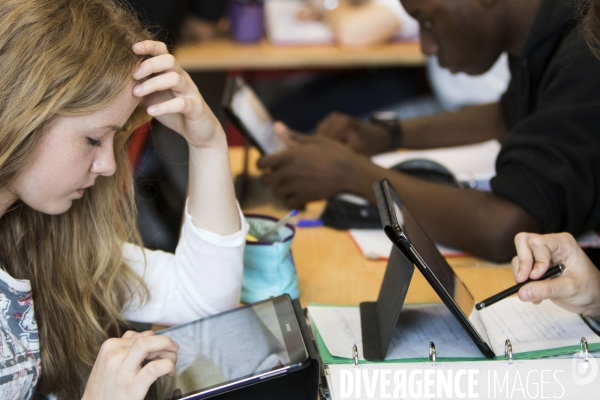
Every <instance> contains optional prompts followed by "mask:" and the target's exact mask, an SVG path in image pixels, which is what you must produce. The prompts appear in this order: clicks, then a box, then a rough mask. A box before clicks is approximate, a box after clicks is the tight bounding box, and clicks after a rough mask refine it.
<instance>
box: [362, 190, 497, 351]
mask: <svg viewBox="0 0 600 400" xmlns="http://www.w3.org/2000/svg"><path fill="white" fill-rule="evenodd" d="M373 188H374V190H375V196H376V197H377V206H378V208H379V214H380V216H381V222H382V225H383V230H384V231H385V233H386V235H387V236H388V238H389V239H390V240H391V241H392V243H393V244H394V246H395V247H396V248H397V249H398V250H400V252H402V254H404V256H405V257H406V258H407V259H408V260H410V261H411V262H412V263H413V264H414V265H416V267H417V268H418V269H419V271H421V273H422V274H423V276H424V277H425V279H427V281H428V282H429V284H430V285H431V286H432V287H433V289H434V290H435V292H436V293H437V294H438V296H440V298H441V299H442V301H443V302H444V304H445V305H446V306H447V307H448V309H449V310H450V311H451V312H452V314H453V315H454V317H455V318H456V319H457V320H458V322H459V323H460V324H461V326H462V327H463V328H464V329H465V331H467V333H468V334H469V336H470V337H471V339H472V340H473V341H474V342H475V344H476V345H477V347H478V348H479V350H481V352H482V353H483V354H484V355H485V356H486V357H494V352H493V351H492V349H491V347H490V345H489V343H490V340H489V337H488V334H487V332H486V330H485V327H484V326H483V323H482V322H481V320H480V316H479V312H478V311H477V310H475V300H474V299H473V296H472V295H471V293H470V292H469V290H468V289H467V287H466V286H465V285H464V283H462V281H461V280H460V279H459V278H458V276H456V274H455V273H454V271H453V270H452V267H450V265H449V264H448V262H447V261H446V259H445V258H444V256H442V254H441V253H440V251H439V250H438V249H437V247H436V246H435V243H433V241H432V240H431V239H430V238H429V236H427V234H426V233H425V231H424V230H423V228H422V227H421V226H420V225H419V223H418V222H417V220H415V218H414V217H413V216H412V214H411V213H410V212H409V211H408V209H407V208H406V207H404V205H403V203H402V201H401V200H400V198H399V197H398V194H397V193H396V191H395V190H394V188H393V187H392V185H391V184H390V183H389V182H388V181H387V180H386V179H384V180H382V181H381V182H379V183H375V184H374V185H373ZM411 268H412V267H411Z"/></svg>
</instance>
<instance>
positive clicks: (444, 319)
mask: <svg viewBox="0 0 600 400" xmlns="http://www.w3.org/2000/svg"><path fill="white" fill-rule="evenodd" d="M308 314H309V317H310V320H311V325H312V328H313V331H314V332H315V336H316V339H317V346H318V348H319V353H320V354H321V358H322V360H323V363H324V364H340V363H341V364H350V363H352V362H353V361H352V347H353V345H356V346H357V348H358V359H359V360H360V362H361V363H370V362H369V361H366V360H365V359H364V357H363V352H362V335H361V326H360V312H359V309H358V307H332V306H321V305H310V306H309V307H308ZM479 315H480V316H481V320H482V323H483V325H484V327H485V331H486V332H487V335H488V337H489V344H490V346H491V348H492V350H493V351H494V353H495V354H496V358H497V359H504V350H505V348H504V343H505V340H506V339H509V340H510V342H511V344H512V349H513V355H514V358H515V359H532V358H540V357H548V356H559V355H570V354H574V353H576V352H578V351H579V342H580V339H581V337H585V338H586V339H587V341H588V345H589V348H590V350H591V351H593V350H600V337H599V336H598V335H597V334H595V333H594V331H592V329H591V328H590V327H589V326H588V325H587V324H586V323H585V321H584V320H583V319H582V318H581V317H580V316H579V315H577V314H574V313H571V312H569V311H566V310H563V309H562V308H560V307H558V306H557V305H555V304H554V303H552V302H550V301H544V302H542V303H541V304H540V305H534V304H531V303H524V302H522V301H520V300H519V299H518V298H516V297H511V298H508V299H505V300H503V301H501V302H498V303H496V304H494V305H493V306H491V307H488V308H485V309H483V310H482V311H479ZM470 319H471V321H472V322H474V320H476V318H470ZM430 342H433V343H435V346H436V352H437V359H438V360H439V361H460V360H486V358H485V357H484V356H483V355H482V354H481V351H479V349H478V348H477V346H476V345H475V344H474V343H473V341H472V340H471V338H470V337H469V336H468V335H467V333H466V332H465V330H464V329H463V328H462V327H461V326H460V324H459V323H458V322H457V320H456V318H454V317H453V316H452V314H451V313H450V311H449V310H448V308H447V307H446V306H445V305H444V304H418V305H405V306H404V307H403V309H402V312H401V313H400V319H399V321H398V325H397V326H396V330H395V331H394V336H393V339H392V343H391V345H390V348H389V350H388V353H387V356H386V360H385V361H384V362H385V363H398V362H417V361H426V360H427V359H428V354H429V353H428V351H429V350H428V349H429V344H430Z"/></svg>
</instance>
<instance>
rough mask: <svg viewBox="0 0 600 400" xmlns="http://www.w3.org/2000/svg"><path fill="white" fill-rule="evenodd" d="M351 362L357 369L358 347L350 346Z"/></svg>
mask: <svg viewBox="0 0 600 400" xmlns="http://www.w3.org/2000/svg"><path fill="white" fill-rule="evenodd" d="M352 361H354V366H355V367H358V347H357V346H356V344H354V345H352Z"/></svg>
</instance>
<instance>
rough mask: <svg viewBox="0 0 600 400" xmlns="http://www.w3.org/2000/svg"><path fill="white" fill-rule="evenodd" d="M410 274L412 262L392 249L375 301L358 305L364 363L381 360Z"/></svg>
mask: <svg viewBox="0 0 600 400" xmlns="http://www.w3.org/2000/svg"><path fill="white" fill-rule="evenodd" d="M414 271H415V266H414V265H413V263H412V262H411V261H409V260H408V259H407V258H406V257H405V256H404V254H402V252H400V250H398V249H397V248H396V246H393V247H392V253H391V254H390V259H389V260H388V264H387V268H386V270H385V275H384V277H383V282H382V284H381V289H380V290H379V296H378V298H377V301H375V302H364V303H360V324H361V331H362V341H363V355H364V357H365V359H366V360H369V361H383V360H385V356H386V354H387V351H388V349H389V347H390V343H391V341H392V336H393V335H394V329H395V328H396V325H397V323H398V318H400V311H402V306H403V305H404V300H405V298H406V292H408V287H409V286H410V281H411V279H412V276H413V273H414Z"/></svg>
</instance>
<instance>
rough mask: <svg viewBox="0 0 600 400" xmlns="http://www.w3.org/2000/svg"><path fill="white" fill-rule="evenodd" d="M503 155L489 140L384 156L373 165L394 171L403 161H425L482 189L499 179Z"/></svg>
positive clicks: (380, 156) (495, 144) (380, 155)
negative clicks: (498, 165) (498, 160)
mask: <svg viewBox="0 0 600 400" xmlns="http://www.w3.org/2000/svg"><path fill="white" fill-rule="evenodd" d="M499 152H500V143H499V142H498V141H497V140H488V141H487V142H482V143H477V144H472V145H468V146H456V147H445V148H438V149H430V150H413V151H400V152H391V153H383V154H379V155H376V156H374V157H371V161H373V163H375V164H377V165H379V166H380V167H383V168H391V167H393V166H394V165H396V164H399V163H401V162H403V161H407V160H412V159H415V158H424V159H427V160H431V161H435V162H437V163H439V164H441V165H443V166H445V167H446V168H448V170H450V172H452V173H453V174H454V176H455V177H456V179H458V180H459V181H461V182H477V184H478V186H485V185H486V184H485V182H489V180H490V179H491V178H492V177H493V176H494V175H496V157H497V156H498V153H499ZM483 188H487V187H483Z"/></svg>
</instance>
